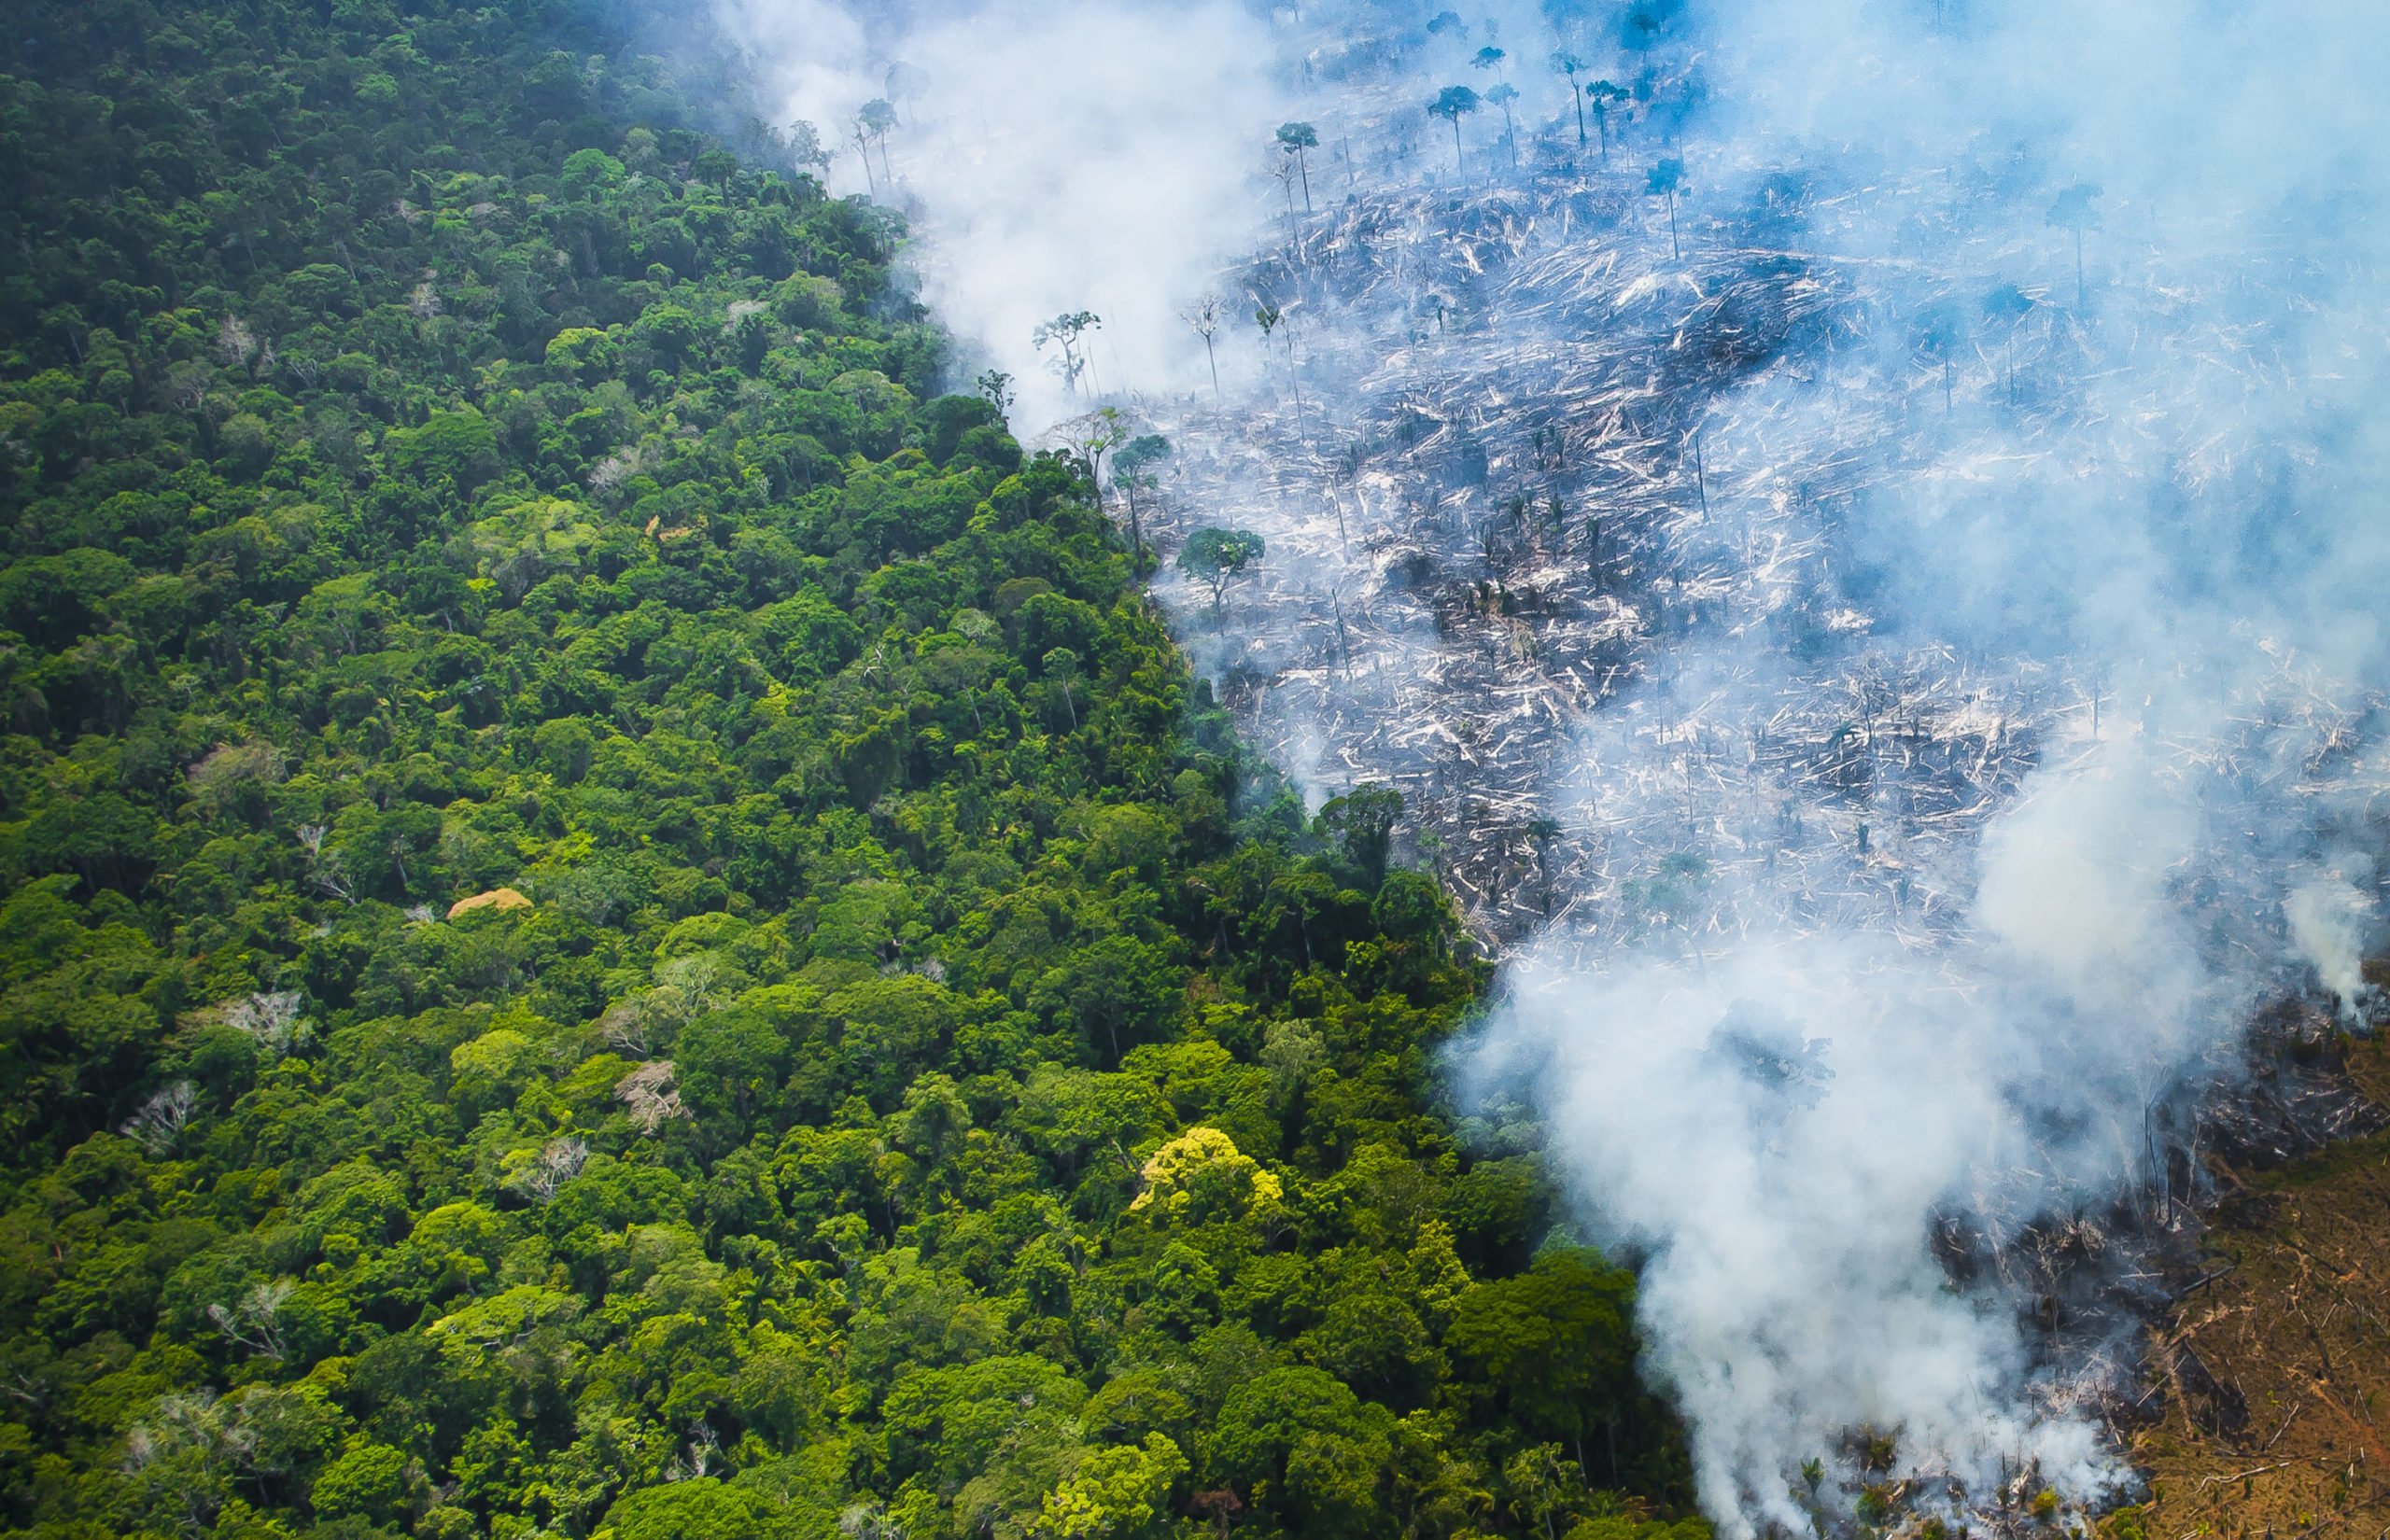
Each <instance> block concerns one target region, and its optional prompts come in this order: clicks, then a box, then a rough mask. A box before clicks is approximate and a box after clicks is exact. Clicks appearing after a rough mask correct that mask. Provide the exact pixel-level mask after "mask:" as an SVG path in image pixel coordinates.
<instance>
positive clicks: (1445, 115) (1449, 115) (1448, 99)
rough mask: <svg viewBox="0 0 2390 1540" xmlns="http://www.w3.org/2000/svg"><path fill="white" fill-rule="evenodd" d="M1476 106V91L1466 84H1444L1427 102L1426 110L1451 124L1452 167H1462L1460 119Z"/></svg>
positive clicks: (1473, 110)
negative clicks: (1434, 96)
mask: <svg viewBox="0 0 2390 1540" xmlns="http://www.w3.org/2000/svg"><path fill="white" fill-rule="evenodd" d="M1477 108H1478V99H1477V92H1475V91H1471V90H1469V88H1468V87H1467V86H1446V87H1445V88H1444V89H1443V90H1442V91H1441V92H1439V93H1438V94H1437V96H1436V99H1435V100H1434V101H1432V102H1430V103H1428V104H1427V110H1428V111H1429V112H1432V113H1434V114H1435V115H1436V116H1437V117H1439V118H1441V119H1444V120H1445V121H1446V122H1448V123H1450V124H1452V126H1453V169H1454V170H1455V171H1459V170H1461V169H1462V164H1461V155H1460V120H1461V119H1463V118H1466V117H1468V116H1469V114H1470V113H1472V112H1475V111H1476V110H1477Z"/></svg>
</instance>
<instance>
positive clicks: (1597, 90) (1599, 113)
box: [1585, 80, 1627, 165]
mask: <svg viewBox="0 0 2390 1540" xmlns="http://www.w3.org/2000/svg"><path fill="white" fill-rule="evenodd" d="M1585 99H1586V100H1587V101H1589V102H1591V103H1593V105H1594V127H1595V128H1596V130H1598V131H1599V132H1600V133H1601V136H1602V163H1603V164H1605V165H1607V164H1609V163H1610V108H1611V107H1612V106H1614V105H1617V104H1619V103H1621V102H1624V101H1625V100H1626V99H1627V91H1626V88H1625V87H1624V86H1622V85H1619V84H1618V83H1617V82H1615V81H1612V80H1593V81H1588V82H1587V83H1586V86H1585Z"/></svg>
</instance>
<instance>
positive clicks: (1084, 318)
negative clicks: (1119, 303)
mask: <svg viewBox="0 0 2390 1540" xmlns="http://www.w3.org/2000/svg"><path fill="white" fill-rule="evenodd" d="M1103 325H1104V317H1102V316H1101V315H1097V314H1096V313H1095V312H1094V311H1091V310H1066V311H1064V312H1062V314H1061V315H1057V316H1055V317H1054V318H1053V319H1052V320H1050V321H1044V322H1040V323H1039V324H1038V326H1037V327H1036V329H1034V330H1033V331H1031V332H1030V334H1029V340H1030V341H1031V342H1032V343H1034V344H1035V345H1036V346H1037V347H1039V348H1041V349H1043V348H1047V347H1052V348H1056V349H1059V350H1060V354H1061V356H1060V357H1056V358H1053V359H1051V360H1049V363H1048V367H1049V368H1051V369H1052V370H1053V371H1054V372H1055V373H1056V374H1058V375H1060V376H1061V380H1062V388H1063V389H1064V390H1066V391H1068V392H1070V393H1071V394H1072V395H1074V396H1076V395H1077V394H1078V389H1079V376H1080V375H1081V374H1083V373H1085V372H1087V357H1086V356H1085V355H1084V354H1082V353H1081V352H1080V351H1079V343H1080V340H1081V339H1082V338H1084V337H1085V336H1086V335H1087V334H1088V333H1089V332H1090V331H1094V330H1097V329H1100V328H1101V327H1102V326H1103Z"/></svg>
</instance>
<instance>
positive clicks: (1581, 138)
mask: <svg viewBox="0 0 2390 1540" xmlns="http://www.w3.org/2000/svg"><path fill="white" fill-rule="evenodd" d="M1552 67H1553V68H1554V69H1555V70H1557V71H1559V72H1560V74H1562V75H1564V76H1566V77H1568V105H1571V106H1573V107H1575V108H1576V109H1577V147H1578V148H1579V149H1582V148H1584V147H1585V98H1584V96H1583V94H1582V92H1580V91H1578V90H1577V72H1578V71H1579V70H1582V69H1583V68H1584V67H1585V62H1584V61H1583V60H1582V59H1580V58H1578V57H1577V56H1576V55H1575V54H1573V53H1571V52H1569V51H1568V49H1553V50H1552Z"/></svg>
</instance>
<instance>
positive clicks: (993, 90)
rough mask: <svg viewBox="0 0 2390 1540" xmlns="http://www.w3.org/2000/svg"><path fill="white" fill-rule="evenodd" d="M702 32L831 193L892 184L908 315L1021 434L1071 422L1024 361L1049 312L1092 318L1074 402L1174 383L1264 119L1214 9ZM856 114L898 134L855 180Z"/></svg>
mask: <svg viewBox="0 0 2390 1540" xmlns="http://www.w3.org/2000/svg"><path fill="white" fill-rule="evenodd" d="M723 17H724V22H725V25H726V27H727V29H728V30H729V32H730V34H731V35H732V36H733V37H734V38H735V39H737V40H738V42H740V43H741V44H743V45H744V46H745V47H746V48H747V49H750V50H751V52H752V55H753V57H754V59H755V61H756V63H757V65H758V68H759V71H760V72H761V73H762V75H763V76H764V79H765V84H766V87H767V88H768V89H769V91H770V92H771V94H772V95H773V96H775V97H776V98H777V99H778V100H779V101H780V102H781V103H782V104H784V105H785V107H786V110H787V114H788V117H789V118H790V119H794V120H803V121H806V122H808V123H812V124H814V125H816V127H817V129H818V132H819V133H820V135H821V137H822V140H823V141H824V147H825V148H830V149H834V150H835V151H836V153H835V154H834V155H833V158H832V160H831V162H830V166H829V168H828V176H829V180H830V183H831V185H832V187H833V188H834V189H837V190H839V191H842V192H864V191H867V190H868V191H875V192H878V191H880V190H881V189H879V182H880V181H881V180H883V179H885V178H886V177H887V176H888V175H889V174H891V173H893V178H894V182H893V188H891V189H886V192H885V195H886V196H887V197H888V198H890V199H891V200H892V201H893V202H897V203H901V204H903V205H906V206H907V207H910V208H913V209H915V210H917V211H918V213H919V216H920V221H921V227H922V233H923V235H924V236H925V239H924V241H923V242H922V243H921V245H920V246H919V247H917V258H918V260H919V265H920V269H921V279H922V297H923V299H924V301H926V302H927V303H929V304H930V305H931V306H932V307H933V308H934V309H935V310H936V312H937V313H938V315H939V316H940V318H941V319H942V320H944V321H946V322H947V324H949V326H952V327H954V328H955V329H956V330H957V331H958V333H959V334H960V335H961V336H962V337H963V339H964V340H965V341H966V342H968V343H972V344H974V345H976V346H977V347H978V348H980V349H983V350H984V351H985V354H986V356H987V357H989V358H990V359H991V362H992V363H993V364H994V366H995V367H1000V368H1002V369H1004V370H1005V371H1007V372H1009V373H1011V374H1012V375H1014V376H1015V379H1016V381H1017V388H1018V389H1019V392H1020V397H1021V402H1022V407H1023V411H1024V414H1025V416H1026V417H1027V418H1029V419H1033V420H1037V421H1048V420H1051V419H1052V418H1053V417H1055V416H1057V415H1060V414H1061V413H1063V412H1064V411H1065V410H1067V409H1068V408H1069V406H1070V405H1071V402H1070V400H1069V399H1067V398H1066V396H1065V393H1064V390H1063V386H1062V384H1061V381H1060V380H1058V379H1056V378H1055V377H1054V376H1053V375H1052V374H1051V373H1050V372H1049V371H1048V369H1047V364H1048V362H1049V361H1050V357H1051V355H1041V354H1040V352H1039V351H1038V350H1037V349H1036V348H1035V347H1034V346H1033V344H1032V343H1031V336H1032V333H1033V329H1034V328H1035V327H1036V326H1037V325H1038V324H1039V323H1040V322H1043V321H1045V320H1047V319H1048V318H1050V317H1052V316H1054V315H1060V314H1062V313H1065V312H1070V311H1078V310H1090V311H1093V312H1094V313H1095V314H1097V315H1099V316H1101V317H1102V318H1103V326H1102V328H1101V329H1100V330H1098V331H1096V332H1095V333H1094V334H1093V335H1092V337H1091V339H1090V349H1091V356H1092V358H1093V373H1092V376H1091V378H1090V379H1089V380H1088V381H1086V382H1085V385H1086V386H1087V387H1088V389H1089V391H1090V394H1092V393H1096V392H1118V391H1123V390H1153V389H1158V388H1166V387H1169V386H1172V385H1190V384H1192V383H1193V381H1194V379H1195V377H1196V376H1195V372H1194V371H1197V370H1199V369H1200V368H1201V363H1200V360H1199V359H1197V358H1195V357H1191V356H1190V354H1189V348H1188V344H1189V343H1190V342H1191V341H1192V339H1191V337H1190V336H1189V334H1188V330H1187V329H1186V327H1185V326H1184V325H1183V324H1182V323H1181V322H1180V321H1179V319H1178V315H1177V312H1178V310H1179V308H1180V307H1181V306H1182V305H1184V304H1185V303H1186V301H1187V300H1188V296H1190V295H1193V294H1195V293H1198V292H1200V291H1201V290H1202V289H1203V287H1205V286H1206V285H1207V284H1208V283H1209V281H1210V278H1211V274H1212V273H1213V272H1214V270H1215V269H1216V268H1217V267H1218V266H1220V265H1221V264H1222V263H1223V262H1225V261H1226V260H1227V259H1228V258H1229V256H1230V254H1231V253H1233V252H1235V251H1237V250H1239V249H1241V248H1242V247H1243V246H1244V245H1245V244H1246V243H1247V240H1248V238H1249V235H1250V229H1251V223H1252V216H1253V212H1254V204H1253V200H1252V198H1251V197H1250V195H1249V189H1248V187H1247V183H1248V182H1249V181H1250V180H1251V178H1252V176H1253V175H1254V167H1255V165H1256V163H1257V161H1256V154H1255V150H1254V145H1255V142H1256V141H1255V133H1256V125H1257V124H1258V123H1267V122H1274V121H1275V119H1271V118H1270V116H1269V115H1270V113H1271V111H1272V107H1273V106H1275V105H1280V104H1279V93H1278V92H1277V91H1276V90H1275V88H1274V86H1273V84H1272V68H1271V64H1272V37H1271V35H1270V32H1269V29H1268V27H1267V26H1266V24H1264V23H1263V22H1261V21H1256V20H1254V19H1253V18H1252V17H1250V16H1249V15H1247V14H1246V13H1245V12H1244V10H1243V9H1241V8H1239V7H1235V6H1233V5H1230V4H1227V3H1225V0H1208V3H1198V4H1191V5H1172V6H1160V5H1141V6H1128V7H1122V6H1113V5H1103V4H1097V3H1093V0H1026V3H1024V4H1021V5H1017V6H1015V5H991V6H982V7H971V6H956V7H921V9H920V10H919V11H918V12H917V13H913V14H898V13H894V12H880V11H872V12H862V11H852V10H849V9H846V8H842V7H840V6H838V5H837V4H836V3H835V0H725V4H724V11H723ZM874 98H879V99H887V100H892V101H893V102H894V103H895V104H896V105H897V110H898V113H899V115H900V124H899V126H898V127H897V128H896V129H894V130H893V131H892V132H891V133H889V134H888V136H887V138H886V140H885V142H884V145H883V144H881V143H879V142H875V143H874V145H873V147H872V149H871V151H870V161H871V163H870V165H869V166H868V167H866V166H865V158H864V154H863V153H862V152H861V151H860V150H858V148H857V147H856V144H855V141H854V137H853V128H852V125H853V123H854V121H855V119H856V114H857V111H858V109H860V108H861V107H862V106H863V105H864V104H865V102H867V101H870V100H872V99H874ZM1264 132H1265V133H1266V130H1264ZM883 149H884V151H885V157H886V160H885V165H884V166H883V164H882V161H881V155H882V151H883Z"/></svg>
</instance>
